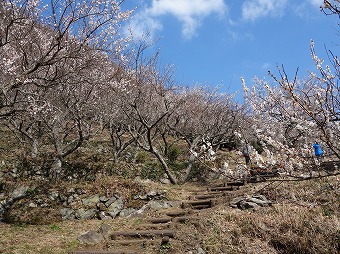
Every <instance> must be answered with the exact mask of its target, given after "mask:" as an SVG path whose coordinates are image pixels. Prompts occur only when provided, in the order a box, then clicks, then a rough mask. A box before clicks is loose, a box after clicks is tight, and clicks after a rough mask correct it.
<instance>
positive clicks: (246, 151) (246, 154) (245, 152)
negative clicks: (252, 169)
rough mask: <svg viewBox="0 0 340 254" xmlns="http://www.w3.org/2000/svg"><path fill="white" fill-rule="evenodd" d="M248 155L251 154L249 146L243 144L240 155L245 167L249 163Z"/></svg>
mask: <svg viewBox="0 0 340 254" xmlns="http://www.w3.org/2000/svg"><path fill="white" fill-rule="evenodd" d="M250 153H251V146H250V145H249V144H248V143H245V144H244V146H243V149H242V154H243V156H244V158H245V160H246V165H248V164H249V163H250Z"/></svg>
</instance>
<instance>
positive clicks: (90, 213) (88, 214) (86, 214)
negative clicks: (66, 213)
mask: <svg viewBox="0 0 340 254" xmlns="http://www.w3.org/2000/svg"><path fill="white" fill-rule="evenodd" d="M96 215H97V210H96V209H89V210H85V209H84V208H80V209H78V210H76V218H77V219H79V220H89V219H93V218H95V217H96Z"/></svg>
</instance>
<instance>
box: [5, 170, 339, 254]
mask: <svg viewBox="0 0 340 254" xmlns="http://www.w3.org/2000/svg"><path fill="white" fill-rule="evenodd" d="M119 182H120V181H118V180H117V179H113V178H112V179H109V178H108V179H105V180H102V182H100V184H99V182H97V184H98V185H97V186H96V187H93V185H90V184H88V185H86V184H84V185H83V188H86V187H89V189H88V191H90V192H91V191H98V190H99V186H102V187H103V188H106V187H108V186H111V188H114V189H115V190H119V191H122V192H123V190H124V189H125V190H128V189H129V188H130V192H131V190H132V189H134V188H136V189H134V190H135V191H137V190H139V191H145V192H147V191H148V190H151V189H159V190H160V189H162V190H166V191H167V195H168V199H178V200H181V199H186V198H187V197H188V196H189V195H190V193H191V191H193V190H197V189H198V188H200V187H199V186H197V185H193V184H186V185H183V186H171V185H160V184H157V183H154V182H148V183H147V184H145V185H142V184H141V183H138V184H137V183H132V182H131V183H128V182H125V183H119ZM65 184H66V183H65ZM141 186H142V187H141ZM63 187H64V188H65V186H63ZM339 187H340V186H339V182H338V180H337V179H336V178H335V177H333V178H329V179H322V180H313V181H302V182H283V183H280V184H279V182H276V183H275V184H274V183H273V184H269V183H261V184H256V185H252V184H249V185H246V186H245V187H244V188H243V189H241V190H239V191H236V192H233V194H232V195H233V196H242V195H245V194H254V193H262V194H264V195H266V196H267V197H268V198H270V199H271V200H273V201H274V204H273V205H272V206H270V207H262V208H259V209H257V210H251V211H241V210H238V209H232V208H230V207H229V206H228V204H227V203H222V204H220V205H218V206H216V207H213V208H211V209H206V210H202V211H200V212H199V213H198V214H199V220H198V222H197V223H190V222H188V223H184V224H179V225H177V226H176V228H175V230H176V238H175V239H172V240H171V241H170V243H171V248H170V249H169V250H167V252H166V253H174V254H175V253H176V254H178V253H179V254H181V253H183V254H184V253H190V252H192V253H197V249H198V248H202V249H204V250H205V251H206V252H207V253H213V254H215V253H216V254H218V253H230V254H231V253H235V254H236V253H245V254H246V253H247V254H249V253H254V254H255V253H268V254H275V253H288V254H289V253H301V254H302V253H304V254H305V253H307V254H308V253H310V254H312V253H313V254H314V253H315V254H317V253H318V254H319V253H339V248H340V222H339ZM127 193H128V192H127ZM129 195H130V194H129ZM170 197H171V198H170ZM230 198H231V197H230ZM155 215H156V213H152V212H150V213H148V214H146V215H145V216H155ZM142 220H143V218H134V219H124V218H118V219H115V220H110V221H105V223H106V224H109V225H110V227H111V229H112V230H113V231H114V230H123V229H128V228H134V227H135V226H136V225H139V224H140V223H141V221H142ZM102 223H103V222H102V221H99V220H89V221H68V222H56V223H53V224H49V225H8V224H0V231H1V234H0V246H1V247H0V253H6V254H14V253H15V254H17V253H20V254H21V253H25V254H26V253H27V254H31V253H32V254H33V253H42V254H45V253H46V254H47V253H48V254H65V253H69V252H70V251H73V250H79V249H85V248H90V249H93V248H96V249H107V250H113V249H114V247H113V246H111V247H110V244H105V243H103V244H101V245H97V246H84V245H82V244H80V243H79V242H78V241H77V237H78V236H79V235H81V234H83V233H85V232H87V231H89V230H97V229H98V228H99V226H100V225H101V224H102ZM144 253H160V252H159V249H157V250H155V248H153V249H152V248H151V249H145V252H144Z"/></svg>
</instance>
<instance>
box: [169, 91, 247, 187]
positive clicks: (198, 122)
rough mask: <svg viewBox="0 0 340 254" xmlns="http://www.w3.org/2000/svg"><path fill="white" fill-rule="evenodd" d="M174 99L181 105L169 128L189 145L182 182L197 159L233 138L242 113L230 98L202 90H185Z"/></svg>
mask: <svg viewBox="0 0 340 254" xmlns="http://www.w3.org/2000/svg"><path fill="white" fill-rule="evenodd" d="M177 97H178V99H177V100H178V101H180V103H179V106H178V108H177V109H176V110H175V112H174V114H173V115H172V116H171V120H170V121H168V125H169V128H170V129H171V130H172V131H173V132H174V133H176V135H177V136H178V137H181V138H182V139H184V140H185V141H186V143H187V145H188V151H189V152H190V153H189V156H188V162H189V163H188V167H187V168H186V170H185V172H184V174H183V176H182V179H181V181H183V182H185V181H186V180H187V179H188V177H189V176H190V174H191V171H192V169H193V165H194V164H195V162H197V159H198V158H200V157H201V156H202V155H206V154H207V152H208V151H209V149H216V148H218V147H219V146H220V144H222V143H225V142H228V140H229V139H230V138H231V137H232V136H233V133H234V131H235V130H236V129H237V128H238V121H239V119H240V118H239V117H240V116H241V112H242V110H241V109H240V108H239V107H238V105H237V104H236V103H234V102H233V96H232V95H227V94H220V93H217V92H216V91H210V90H209V89H208V88H204V87H194V88H184V89H183V90H181V91H179V92H178V93H177ZM203 144H205V147H204V148H203V149H201V148H202V147H203V146H202V145H203ZM209 145H210V146H211V147H209Z"/></svg>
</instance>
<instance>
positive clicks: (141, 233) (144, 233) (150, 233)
mask: <svg viewBox="0 0 340 254" xmlns="http://www.w3.org/2000/svg"><path fill="white" fill-rule="evenodd" d="M155 236H158V237H164V236H168V237H170V238H173V237H175V231H173V230H136V231H116V232H111V234H110V237H111V239H112V240H115V239H116V238H118V237H131V238H141V237H155Z"/></svg>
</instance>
